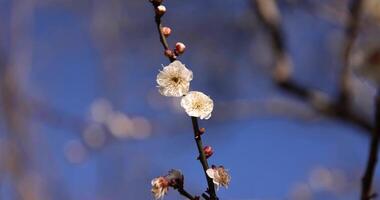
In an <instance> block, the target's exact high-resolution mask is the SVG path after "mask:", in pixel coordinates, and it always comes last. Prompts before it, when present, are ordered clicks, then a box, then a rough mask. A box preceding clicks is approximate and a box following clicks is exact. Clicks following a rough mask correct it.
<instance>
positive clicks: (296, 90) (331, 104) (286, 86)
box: [252, 0, 373, 133]
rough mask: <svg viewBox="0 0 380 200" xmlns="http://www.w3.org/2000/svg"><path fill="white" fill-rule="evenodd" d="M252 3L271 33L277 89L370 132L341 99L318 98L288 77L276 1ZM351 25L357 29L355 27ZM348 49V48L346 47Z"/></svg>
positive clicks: (369, 126) (319, 111) (367, 123)
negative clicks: (269, 7)
mask: <svg viewBox="0 0 380 200" xmlns="http://www.w3.org/2000/svg"><path fill="white" fill-rule="evenodd" d="M252 3H253V4H254V8H255V11H256V12H255V13H256V15H257V17H258V19H259V20H260V21H261V22H262V24H263V25H264V26H265V28H266V29H267V30H268V31H269V33H270V37H271V40H272V46H273V49H274V54H275V59H276V65H275V67H274V70H273V71H274V74H273V75H274V80H275V83H276V84H277V86H278V87H279V88H280V89H282V90H283V91H286V92H288V93H290V94H292V95H294V96H296V97H298V98H299V99H300V100H301V101H304V102H306V103H308V104H309V105H310V107H311V108H313V109H314V110H315V111H316V112H317V113H319V114H321V115H324V116H326V117H331V118H334V119H338V120H340V121H344V122H348V123H351V124H354V125H357V126H359V127H360V128H362V129H363V130H365V131H366V132H368V133H371V130H372V128H373V125H372V123H371V122H369V121H368V120H366V119H364V118H362V117H360V115H358V114H357V113H354V112H353V111H351V110H350V109H349V108H348V107H346V106H342V105H343V104H342V102H341V101H342V99H344V98H341V97H340V98H339V99H338V100H337V101H332V100H330V99H329V98H325V99H323V98H319V97H318V96H321V95H318V94H323V93H322V92H320V91H315V90H313V89H310V88H308V87H306V86H304V85H301V84H299V83H297V82H296V81H294V80H293V79H292V78H291V68H292V66H291V62H290V59H289V57H288V56H287V53H286V48H285V46H286V45H285V42H284V41H285V39H284V36H283V35H284V34H283V30H282V27H281V22H280V21H281V20H280V13H279V12H278V10H277V6H276V4H275V1H273V0H252ZM268 6H271V7H272V8H271V9H268ZM268 10H270V11H276V12H272V13H269V12H267V11H268ZM356 12H358V11H355V13H356ZM355 19H356V18H355ZM353 26H354V27H356V28H357V24H356V25H353ZM350 27H351V26H350ZM356 28H354V29H356ZM350 29H352V28H350ZM349 32H350V33H351V34H352V32H353V33H354V35H356V34H357V33H356V32H357V30H355V31H352V30H351V31H349ZM351 34H350V35H351ZM350 37H351V38H353V39H354V38H355V37H353V36H350ZM353 39H350V41H351V43H352V42H353ZM345 49H347V48H345ZM349 49H351V47H349ZM350 51H351V50H349V52H350ZM347 60H348V58H347ZM322 96H327V95H325V94H323V95H322ZM341 96H342V95H341Z"/></svg>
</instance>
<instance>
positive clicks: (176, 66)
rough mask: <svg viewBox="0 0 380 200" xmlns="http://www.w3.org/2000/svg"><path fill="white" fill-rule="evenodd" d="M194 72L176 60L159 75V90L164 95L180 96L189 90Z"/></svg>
mask: <svg viewBox="0 0 380 200" xmlns="http://www.w3.org/2000/svg"><path fill="white" fill-rule="evenodd" d="M192 79H193V72H192V71H191V70H189V69H187V68H186V67H185V65H184V64H182V63H181V62H180V61H178V60H176V61H174V62H172V63H170V64H169V65H168V66H165V67H164V68H163V70H162V71H160V73H158V75H157V84H158V88H159V92H160V93H161V94H162V95H164V96H174V97H180V96H183V95H185V94H187V93H188V92H189V87H190V81H191V80H192Z"/></svg>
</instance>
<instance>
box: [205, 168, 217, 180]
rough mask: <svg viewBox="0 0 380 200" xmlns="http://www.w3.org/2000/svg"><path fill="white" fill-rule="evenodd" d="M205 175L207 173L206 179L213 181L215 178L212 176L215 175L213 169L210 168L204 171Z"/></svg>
mask: <svg viewBox="0 0 380 200" xmlns="http://www.w3.org/2000/svg"><path fill="white" fill-rule="evenodd" d="M206 173H207V176H208V177H210V178H212V179H214V177H215V176H214V175H215V170H214V169H212V168H210V169H207V170H206Z"/></svg>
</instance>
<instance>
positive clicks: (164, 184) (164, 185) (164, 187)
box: [152, 176, 169, 199]
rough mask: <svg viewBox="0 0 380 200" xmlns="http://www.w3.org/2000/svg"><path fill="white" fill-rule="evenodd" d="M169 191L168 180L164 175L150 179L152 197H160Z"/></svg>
mask: <svg viewBox="0 0 380 200" xmlns="http://www.w3.org/2000/svg"><path fill="white" fill-rule="evenodd" d="M168 191H169V181H168V180H166V178H165V177H162V176H161V177H158V178H155V179H153V180H152V194H153V197H154V199H162V198H163V197H164V196H165V194H166V193H168Z"/></svg>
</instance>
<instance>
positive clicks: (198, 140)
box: [151, 1, 218, 200]
mask: <svg viewBox="0 0 380 200" xmlns="http://www.w3.org/2000/svg"><path fill="white" fill-rule="evenodd" d="M151 3H152V5H153V7H154V9H155V10H156V9H157V6H158V5H157V4H155V3H154V1H151ZM161 17H162V15H160V14H158V13H157V12H156V15H155V22H156V26H157V31H158V33H159V36H160V42H161V44H162V46H163V48H164V49H165V50H169V45H168V43H167V41H166V37H165V36H164V34H163V33H162V31H161V29H162V23H161ZM168 58H169V61H170V62H173V61H175V60H176V58H175V57H171V56H169V57H168ZM191 122H192V125H193V131H194V138H195V142H196V144H197V148H198V152H199V158H200V159H199V161H200V162H201V165H202V167H203V171H204V174H205V176H206V180H207V185H208V189H207V193H209V194H210V198H209V199H210V200H218V197H217V195H216V190H215V186H214V183H213V181H212V179H211V178H210V177H208V175H207V173H206V170H207V169H208V168H209V165H208V162H207V159H206V156H205V154H204V152H203V144H202V138H201V134H200V131H199V125H198V119H197V118H196V117H191ZM182 192H183V191H182ZM180 193H181V192H180ZM181 194H182V193H181ZM182 195H183V194H182Z"/></svg>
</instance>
